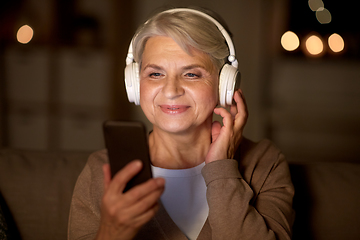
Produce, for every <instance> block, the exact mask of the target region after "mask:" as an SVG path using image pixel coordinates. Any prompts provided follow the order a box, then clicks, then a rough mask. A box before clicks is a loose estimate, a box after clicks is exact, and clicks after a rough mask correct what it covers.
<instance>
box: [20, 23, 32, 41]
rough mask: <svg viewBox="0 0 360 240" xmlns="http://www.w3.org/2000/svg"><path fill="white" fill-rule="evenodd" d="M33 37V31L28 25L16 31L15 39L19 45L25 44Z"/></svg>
mask: <svg viewBox="0 0 360 240" xmlns="http://www.w3.org/2000/svg"><path fill="white" fill-rule="evenodd" d="M33 36H34V31H33V29H32V28H31V27H30V26H29V25H24V26H22V27H21V28H19V30H18V31H17V34H16V38H17V40H18V42H19V43H23V44H27V43H29V42H30V41H31V39H32V38H33Z"/></svg>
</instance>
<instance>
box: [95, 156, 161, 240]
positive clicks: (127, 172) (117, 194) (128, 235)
mask: <svg viewBox="0 0 360 240" xmlns="http://www.w3.org/2000/svg"><path fill="white" fill-rule="evenodd" d="M141 168H142V162H141V161H138V160H135V161H132V162H130V163H129V164H128V165H126V166H125V167H124V168H123V169H122V170H120V171H119V172H118V173H117V174H116V175H115V176H114V178H113V179H111V174H110V166H109V164H105V165H104V166H103V173H104V195H103V198H102V203H101V220H100V228H99V231H98V233H97V238H96V239H104V240H105V239H126V240H127V239H133V238H134V236H135V235H136V234H137V232H138V231H139V229H140V228H141V227H142V226H143V225H144V224H145V223H147V222H148V221H150V219H151V218H152V217H153V216H154V215H155V213H156V211H157V210H158V200H159V198H160V196H161V194H162V193H163V191H164V186H165V180H164V179H162V178H156V179H150V180H148V181H147V182H145V183H143V184H140V185H137V186H135V187H133V188H131V189H130V190H128V191H127V192H125V193H123V190H124V188H125V186H126V184H127V183H128V182H129V181H130V179H132V178H133V177H134V176H135V175H136V174H137V173H138V172H139V171H140V170H141Z"/></svg>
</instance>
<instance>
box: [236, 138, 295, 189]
mask: <svg viewBox="0 0 360 240" xmlns="http://www.w3.org/2000/svg"><path fill="white" fill-rule="evenodd" d="M235 158H236V160H237V161H238V164H239V171H240V173H241V175H242V176H243V177H244V179H245V180H246V181H248V182H249V183H252V184H254V185H257V184H256V182H257V183H261V182H264V181H265V180H266V178H267V177H269V176H270V175H273V174H275V175H279V174H280V172H281V175H282V174H283V173H286V172H288V165H287V162H286V160H285V156H284V155H283V153H282V152H281V150H280V149H279V148H278V147H277V146H276V145H275V144H274V143H273V142H272V141H271V140H268V139H263V140H261V141H259V142H254V141H251V140H249V139H246V138H244V139H243V140H242V142H241V144H240V147H239V149H238V151H237V153H236V155H235ZM286 174H287V173H286Z"/></svg>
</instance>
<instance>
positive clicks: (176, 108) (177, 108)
mask: <svg viewBox="0 0 360 240" xmlns="http://www.w3.org/2000/svg"><path fill="white" fill-rule="evenodd" d="M189 108H190V106H186V105H160V109H161V111H163V112H164V113H167V114H180V113H183V112H185V111H187V110H188V109H189Z"/></svg>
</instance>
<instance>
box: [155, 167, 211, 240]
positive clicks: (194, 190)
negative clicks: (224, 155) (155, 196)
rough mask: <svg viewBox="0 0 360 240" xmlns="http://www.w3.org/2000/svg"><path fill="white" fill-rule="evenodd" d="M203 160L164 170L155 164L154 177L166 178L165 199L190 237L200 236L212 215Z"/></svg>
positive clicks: (170, 211) (165, 202)
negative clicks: (191, 165) (203, 171)
mask: <svg viewBox="0 0 360 240" xmlns="http://www.w3.org/2000/svg"><path fill="white" fill-rule="evenodd" d="M204 166H205V163H202V164H200V165H198V166H196V167H194V168H188V169H164V168H158V167H154V166H151V167H152V172H153V176H154V177H162V178H164V179H165V181H166V183H165V191H164V193H163V195H162V196H161V202H162V204H163V205H164V207H165V209H166V211H167V212H168V214H169V215H170V217H171V219H172V220H173V221H174V222H175V224H176V225H177V226H178V227H179V228H180V230H181V231H182V232H183V233H184V234H185V235H186V236H187V237H188V239H196V238H197V237H198V235H199V233H200V231H201V229H202V227H203V226H204V223H205V221H206V219H207V217H208V214H209V206H208V204H207V200H206V184H205V180H204V178H203V176H202V175H201V169H202V168H203V167H204Z"/></svg>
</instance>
